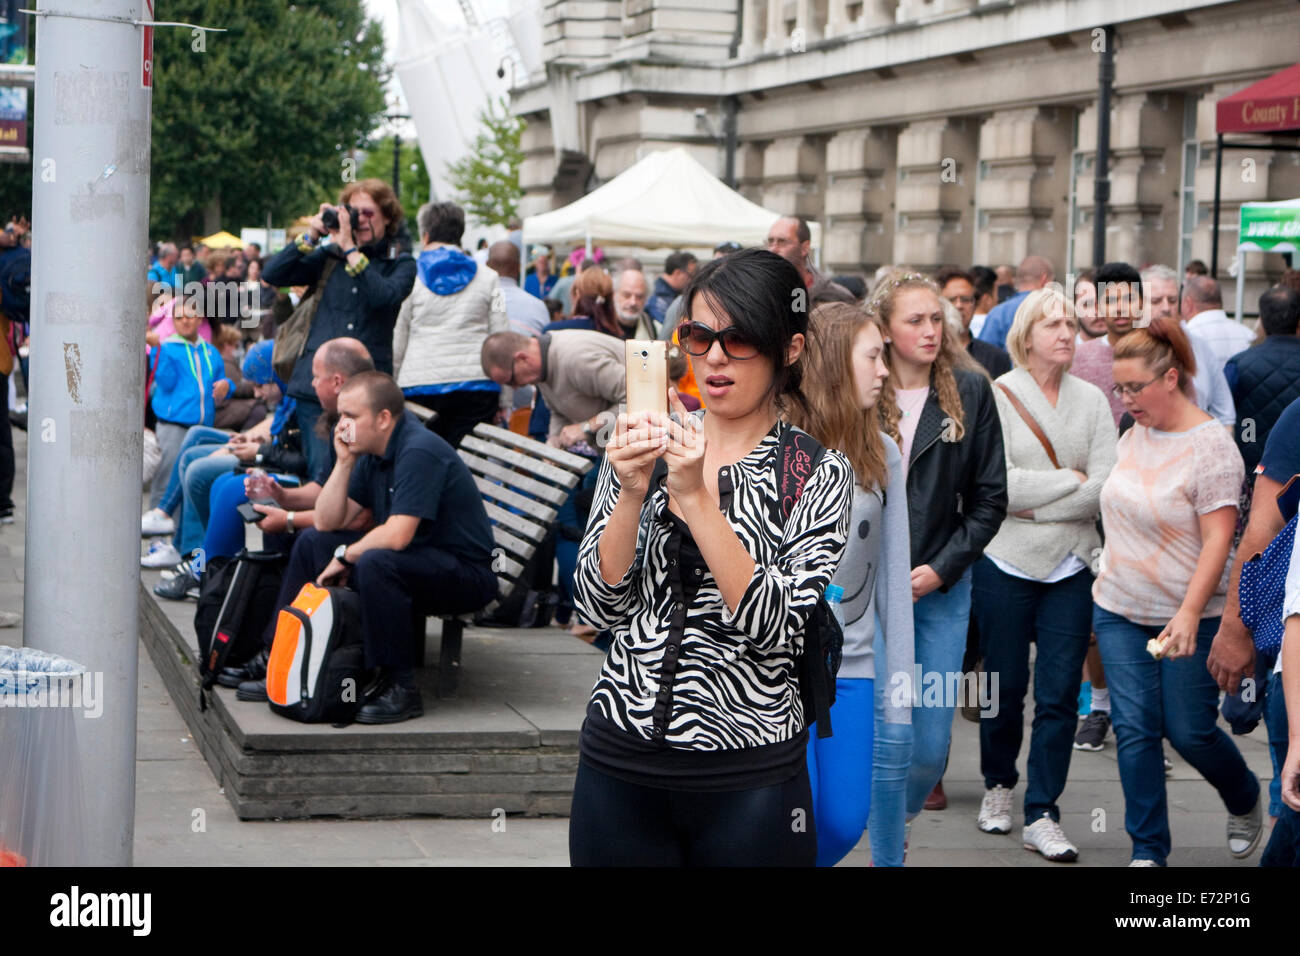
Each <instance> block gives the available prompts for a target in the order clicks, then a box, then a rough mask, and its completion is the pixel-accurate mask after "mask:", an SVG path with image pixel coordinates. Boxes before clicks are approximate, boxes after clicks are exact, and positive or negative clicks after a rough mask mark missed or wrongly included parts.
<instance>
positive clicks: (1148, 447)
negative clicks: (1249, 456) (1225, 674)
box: [1092, 421, 1245, 625]
mask: <svg viewBox="0 0 1300 956" xmlns="http://www.w3.org/2000/svg"><path fill="white" fill-rule="evenodd" d="M1116 453H1117V455H1118V461H1117V462H1116V464H1115V468H1114V470H1113V471H1111V473H1110V477H1109V478H1107V479H1106V484H1105V485H1103V486H1102V489H1101V520H1102V526H1103V528H1104V529H1105V532H1106V543H1105V547H1104V548H1103V549H1102V554H1101V570H1100V573H1099V574H1098V575H1097V580H1096V582H1095V583H1094V584H1093V586H1092V598H1093V600H1094V601H1096V602H1097V606H1098V607H1101V608H1103V609H1105V610H1107V611H1110V612H1111V613H1112V614H1119V615H1120V616H1122V617H1126V618H1128V619H1129V620H1130V621H1133V622H1135V623H1137V624H1149V625H1164V624H1166V623H1168V622H1169V620H1170V619H1171V618H1172V617H1173V616H1174V615H1175V614H1176V613H1178V608H1179V607H1180V606H1181V605H1182V603H1183V598H1184V596H1186V594H1187V586H1188V584H1190V583H1191V580H1192V575H1193V574H1194V573H1195V572H1196V562H1197V560H1198V559H1199V558H1200V555H1201V529H1200V525H1199V524H1198V522H1197V517H1198V516H1199V515H1203V514H1209V513H1210V512H1211V511H1215V510H1217V509H1219V508H1223V507H1227V506H1232V507H1233V508H1236V507H1237V504H1238V500H1239V497H1240V494H1241V483H1242V479H1243V477H1244V474H1245V466H1244V465H1243V464H1242V462H1241V454H1240V452H1238V451H1237V446H1236V445H1235V444H1234V443H1233V440H1232V437H1231V436H1230V435H1229V434H1228V431H1227V429H1225V428H1224V427H1223V426H1222V425H1221V424H1219V423H1218V422H1217V421H1207V422H1204V423H1202V424H1200V425H1197V426H1196V427H1195V428H1190V429H1188V430H1187V431H1185V432H1164V431H1157V430H1156V429H1154V428H1147V427H1145V426H1143V425H1134V426H1133V427H1132V428H1130V429H1129V430H1128V431H1127V432H1125V433H1124V435H1123V436H1122V437H1121V438H1120V440H1119V445H1118V446H1117V448H1116ZM1231 564H1232V560H1231V557H1229V559H1228V561H1226V562H1225V563H1224V566H1223V576H1222V577H1221V578H1220V579H1219V585H1218V587H1217V588H1216V589H1215V591H1214V595H1213V596H1212V597H1211V598H1210V600H1209V602H1208V603H1207V604H1206V605H1205V610H1204V611H1202V612H1201V616H1202V617H1203V618H1204V617H1215V616H1217V615H1219V614H1222V613H1223V602H1224V597H1225V595H1226V594H1227V592H1228V570H1229V568H1230V567H1231Z"/></svg>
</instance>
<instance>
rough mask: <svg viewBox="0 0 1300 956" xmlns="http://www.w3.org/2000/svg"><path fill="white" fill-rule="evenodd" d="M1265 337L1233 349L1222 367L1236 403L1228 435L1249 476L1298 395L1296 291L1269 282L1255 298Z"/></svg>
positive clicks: (1299, 301) (1299, 307)
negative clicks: (1240, 349) (1234, 424)
mask: <svg viewBox="0 0 1300 956" xmlns="http://www.w3.org/2000/svg"><path fill="white" fill-rule="evenodd" d="M1259 324H1260V326H1261V327H1262V328H1263V329H1264V336H1265V338H1264V341H1262V342H1260V343H1259V344H1257V345H1254V346H1252V347H1251V348H1248V349H1246V351H1244V352H1238V353H1237V354H1236V355H1234V356H1233V357H1232V358H1230V359H1228V363H1227V364H1226V365H1225V366H1224V367H1223V376H1224V378H1226V379H1227V380H1228V387H1229V388H1230V389H1232V400H1233V403H1234V404H1235V405H1236V406H1237V427H1236V429H1235V430H1234V432H1233V437H1235V438H1236V439H1237V449H1238V450H1239V451H1240V452H1241V460H1242V461H1243V462H1245V464H1246V474H1247V476H1250V477H1252V478H1253V475H1254V471H1255V466H1256V465H1258V464H1259V459H1260V455H1262V454H1263V451H1264V443H1265V442H1266V441H1268V436H1269V433H1270V432H1272V431H1273V426H1274V425H1275V424H1277V419H1278V416H1279V415H1281V414H1282V411H1283V410H1284V409H1285V408H1286V407H1287V406H1288V405H1290V404H1291V403H1292V402H1293V401H1295V399H1297V398H1300V328H1297V326H1300V294H1297V293H1296V292H1295V290H1294V289H1288V288H1286V287H1285V286H1280V285H1279V286H1274V287H1273V288H1271V289H1269V290H1268V291H1267V292H1265V293H1264V294H1263V295H1262V296H1260V297H1259Z"/></svg>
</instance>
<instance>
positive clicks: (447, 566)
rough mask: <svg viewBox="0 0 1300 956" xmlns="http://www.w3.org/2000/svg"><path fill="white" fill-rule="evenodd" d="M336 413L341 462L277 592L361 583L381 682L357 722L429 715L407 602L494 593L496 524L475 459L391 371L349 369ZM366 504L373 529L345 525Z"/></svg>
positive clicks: (429, 606) (423, 604)
mask: <svg viewBox="0 0 1300 956" xmlns="http://www.w3.org/2000/svg"><path fill="white" fill-rule="evenodd" d="M338 411H339V422H338V425H337V426H335V429H334V453H335V456H336V458H335V462H334V469H333V471H331V472H330V476H329V479H328V480H327V481H326V482H325V487H324V488H322V489H321V493H320V497H318V498H317V499H316V510H315V521H316V527H315V528H313V529H309V530H307V531H304V532H303V533H302V534H301V535H300V536H299V540H298V541H297V543H296V544H295V545H294V548H293V553H292V554H291V555H290V557H289V566H288V568H287V569H286V570H285V575H284V579H283V583H282V586H281V589H280V601H281V605H282V606H283V604H287V603H289V602H290V601H292V600H293V598H294V596H295V595H297V593H298V591H299V590H300V589H301V588H302V586H303V585H304V584H305V583H307V582H308V581H311V580H313V579H315V581H316V583H317V584H318V585H320V586H321V587H325V586H334V587H339V586H342V585H344V584H349V585H350V586H351V587H352V588H354V589H355V590H356V591H357V592H358V594H359V595H360V598H361V623H362V628H363V630H364V642H365V652H366V666H367V667H370V668H379V669H380V671H381V680H380V682H379V683H378V684H377V686H376V690H375V692H374V693H373V694H372V695H371V697H370V699H369V700H368V701H367V702H366V704H365V705H364V706H363V707H362V708H361V711H360V712H359V713H358V714H357V721H358V723H363V724H386V723H394V722H397V721H401V720H407V719H409V718H411V717H419V716H420V715H421V714H423V713H424V706H423V704H422V702H421V700H420V692H419V690H418V689H416V686H415V670H414V666H415V664H417V663H419V662H417V661H414V660H413V650H414V646H415V634H414V633H413V631H412V611H413V610H415V609H418V610H420V611H422V612H424V613H428V614H467V613H469V612H471V611H476V610H478V609H480V608H482V607H483V606H484V605H486V604H487V603H488V602H489V601H491V600H492V599H493V598H494V597H496V593H497V582H496V575H495V574H494V573H493V571H492V529H491V526H490V525H489V524H488V518H487V511H486V510H485V509H484V507H483V499H482V498H481V497H480V495H479V492H478V489H477V488H476V487H475V486H474V479H473V476H471V475H470V472H469V469H468V468H466V467H465V464H464V462H462V461H461V460H460V457H459V456H458V455H457V454H456V452H455V451H454V450H453V449H452V447H451V446H450V445H448V444H447V443H446V442H445V441H443V440H442V439H441V438H439V437H438V436H437V435H435V434H434V433H433V432H431V431H429V430H428V429H426V428H425V427H424V426H423V424H422V423H421V422H420V420H419V419H418V418H416V417H415V416H414V415H412V414H411V413H410V412H407V411H406V410H405V403H404V400H403V397H402V391H401V389H400V388H398V387H397V383H396V382H394V381H393V379H392V377H391V376H389V375H385V374H384V373H383V372H361V373H359V374H357V375H354V376H352V378H350V379H348V381H347V383H346V384H345V385H344V386H343V390H342V391H340V392H339V397H338ZM363 508H369V509H370V510H371V511H372V512H373V514H374V526H373V527H372V528H371V530H370V531H368V532H366V533H365V534H364V535H363V534H362V533H360V532H358V531H344V530H338V529H343V528H347V527H348V526H349V525H351V524H352V522H353V521H355V520H356V518H357V516H358V515H359V514H360V513H361V510H362V509H363ZM322 569H323V570H322Z"/></svg>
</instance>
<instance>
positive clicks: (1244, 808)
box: [1092, 318, 1263, 866]
mask: <svg viewBox="0 0 1300 956" xmlns="http://www.w3.org/2000/svg"><path fill="white" fill-rule="evenodd" d="M1195 370H1196V360H1195V358H1194V356H1193V354H1192V348H1191V345H1190V344H1189V342H1188V340H1187V335H1186V334H1185V333H1184V332H1183V330H1182V328H1181V327H1180V326H1179V324H1178V321H1177V320H1176V319H1174V318H1157V319H1153V320H1152V321H1151V324H1150V325H1149V326H1147V327H1145V328H1137V329H1133V330H1132V331H1131V332H1129V333H1128V334H1127V335H1125V336H1124V337H1123V338H1122V339H1120V340H1119V341H1118V342H1117V343H1116V344H1115V361H1114V379H1115V385H1114V390H1115V393H1116V394H1117V395H1118V396H1119V397H1120V400H1121V401H1122V402H1123V403H1124V408H1125V410H1126V411H1127V412H1128V413H1129V414H1130V415H1132V416H1133V420H1134V422H1135V424H1134V426H1133V427H1132V428H1131V429H1129V430H1128V431H1127V432H1125V433H1124V435H1123V436H1122V437H1121V438H1120V440H1119V445H1118V449H1117V451H1118V462H1117V463H1116V465H1115V468H1114V470H1112V471H1111V473H1110V477H1109V478H1108V479H1107V480H1106V484H1105V486H1104V487H1103V488H1102V492H1101V516H1102V524H1103V526H1104V529H1105V532H1106V544H1105V548H1104V550H1103V552H1102V556H1101V571H1100V573H1099V574H1098V576H1097V581H1096V583H1095V584H1094V585H1093V589H1092V596H1093V601H1094V602H1095V605H1096V607H1095V608H1094V610H1093V630H1095V631H1096V633H1097V643H1098V645H1099V646H1100V647H1101V656H1102V660H1103V661H1104V662H1105V665H1106V679H1107V681H1108V683H1109V685H1110V698H1111V716H1112V719H1113V720H1114V726H1115V737H1116V740H1117V742H1118V759H1119V775H1120V783H1121V784H1122V786H1123V789H1124V826H1125V829H1126V830H1127V831H1128V835H1129V838H1130V839H1131V840H1132V843H1133V857H1132V862H1131V863H1130V864H1129V865H1130V866H1164V865H1165V864H1166V862H1167V860H1168V857H1169V851H1170V847H1171V841H1170V835H1169V813H1168V807H1167V804H1166V795H1165V772H1164V766H1163V762H1162V759H1161V738H1162V737H1166V738H1168V740H1169V742H1170V743H1171V744H1173V746H1174V749H1175V750H1177V751H1178V753H1179V754H1181V755H1182V757H1183V759H1185V760H1186V761H1187V762H1188V763H1190V764H1191V765H1192V766H1193V767H1194V768H1196V770H1197V771H1198V772H1199V773H1200V774H1201V775H1202V776H1203V777H1205V779H1206V780H1207V781H1209V783H1210V784H1211V785H1212V786H1213V787H1214V788H1215V790H1217V791H1218V793H1219V797H1220V798H1221V799H1222V800H1223V802H1224V805H1225V806H1226V807H1227V810H1228V826H1227V843H1228V850H1229V852H1230V853H1231V854H1232V855H1233V856H1234V857H1237V858H1244V857H1247V856H1249V855H1250V854H1251V853H1252V852H1253V851H1254V849H1255V847H1256V846H1257V845H1258V843H1259V838H1260V833H1261V831H1262V829H1263V818H1262V815H1261V812H1260V803H1259V796H1260V786H1259V781H1258V780H1257V779H1256V778H1255V775H1254V774H1253V773H1251V772H1250V770H1249V769H1248V768H1247V766H1246V762H1245V761H1244V760H1243V759H1242V756H1241V752H1240V751H1239V750H1238V749H1237V746H1236V745H1235V744H1234V743H1233V742H1232V740H1231V738H1229V737H1228V735H1227V734H1225V733H1224V732H1223V731H1222V730H1221V729H1220V728H1219V727H1218V726H1217V725H1216V723H1215V721H1216V718H1217V717H1218V703H1219V689H1218V686H1217V685H1216V684H1215V682H1214V678H1213V677H1211V676H1210V674H1209V671H1208V670H1207V669H1206V660H1207V658H1208V656H1209V653H1210V644H1211V642H1212V640H1213V639H1214V635H1215V632H1216V631H1218V629H1219V616H1220V614H1221V613H1222V611H1223V604H1224V597H1225V594H1226V593H1227V587H1228V571H1229V562H1228V556H1229V552H1230V551H1231V550H1232V537H1233V531H1234V529H1235V527H1236V522H1237V502H1238V497H1239V494H1240V491H1241V482H1242V475H1243V471H1244V469H1243V466H1242V463H1241V455H1240V454H1239V453H1238V452H1237V446H1236V445H1235V444H1234V443H1233V440H1232V436H1231V435H1229V434H1228V433H1227V432H1226V431H1225V430H1224V428H1223V427H1222V426H1221V425H1219V424H1218V423H1217V422H1216V421H1215V420H1214V419H1213V418H1211V417H1210V416H1209V415H1207V414H1206V413H1205V412H1203V411H1201V410H1200V409H1199V408H1197V407H1196V403H1195V401H1194V400H1193V398H1192V376H1193V375H1194V374H1195Z"/></svg>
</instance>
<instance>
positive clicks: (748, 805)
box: [569, 761, 817, 866]
mask: <svg viewBox="0 0 1300 956" xmlns="http://www.w3.org/2000/svg"><path fill="white" fill-rule="evenodd" d="M812 805H813V804H812V788H811V787H810V786H809V783H808V766H807V764H806V763H804V764H801V766H800V769H799V775H798V776H797V777H793V778H792V779H790V780H788V781H786V782H785V783H779V784H775V785H774V786H770V787H759V788H756V789H753V790H731V791H726V792H707V793H698V792H694V791H685V790H660V789H657V788H655V787H643V786H640V785H638V784H634V783H624V782H623V781H622V780H617V779H615V778H614V777H610V776H608V775H606V774H603V773H601V772H600V771H598V770H593V769H592V768H591V767H589V766H587V764H586V763H585V762H581V761H580V762H579V763H578V778H577V780H576V782H575V783H574V786H573V810H572V813H571V814H570V816H569V862H570V863H571V864H572V865H573V866H813V865H814V864H815V863H816V862H817V831H816V828H815V827H814V825H813V814H812Z"/></svg>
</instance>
